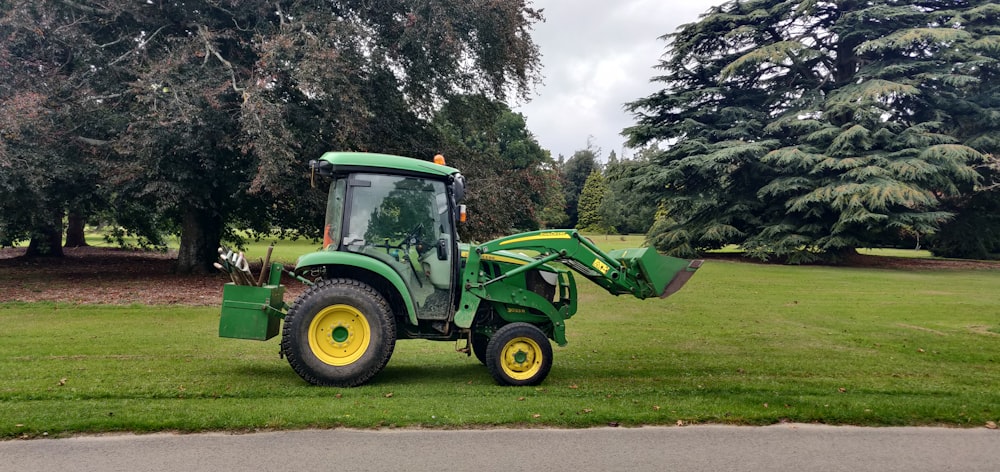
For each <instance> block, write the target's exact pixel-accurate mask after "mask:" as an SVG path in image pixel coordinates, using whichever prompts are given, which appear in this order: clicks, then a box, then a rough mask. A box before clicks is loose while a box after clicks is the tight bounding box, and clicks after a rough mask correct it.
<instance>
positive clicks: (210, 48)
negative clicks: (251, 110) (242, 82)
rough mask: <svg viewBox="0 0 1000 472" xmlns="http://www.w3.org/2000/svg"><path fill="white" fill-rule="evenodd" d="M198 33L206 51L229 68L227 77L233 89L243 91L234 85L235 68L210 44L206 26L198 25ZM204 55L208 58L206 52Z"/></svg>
mask: <svg viewBox="0 0 1000 472" xmlns="http://www.w3.org/2000/svg"><path fill="white" fill-rule="evenodd" d="M198 34H199V35H201V38H202V39H204V40H205V49H206V50H207V52H208V53H211V54H212V55H213V56H215V58H216V59H218V60H219V62H221V63H222V65H224V66H226V69H229V77H230V80H231V81H232V83H233V90H234V91H236V92H239V93H243V91H244V90H245V89H243V88H240V87H239V86H237V85H236V70H235V69H234V68H233V64H232V63H231V62H229V61H227V60H226V59H225V58H224V57H222V54H219V51H218V50H216V49H215V46H212V41H211V39H210V38H209V37H208V28H207V27H206V26H204V25H198ZM205 57H206V58H208V54H206V55H205Z"/></svg>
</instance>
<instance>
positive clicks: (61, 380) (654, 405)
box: [0, 241, 1000, 438]
mask: <svg viewBox="0 0 1000 472" xmlns="http://www.w3.org/2000/svg"><path fill="white" fill-rule="evenodd" d="M597 242H598V243H600V244H602V245H604V244H603V241H597ZM997 287H1000V271H993V270H989V271H940V272H920V271H888V270H874V269H850V268H830V267H788V266H773V265H757V264H742V263H732V262H721V261H709V262H708V263H706V264H705V266H704V267H703V268H702V269H701V270H700V271H699V272H698V273H697V274H696V276H695V277H694V278H693V279H692V280H691V282H689V284H688V285H687V286H686V287H685V288H684V289H683V290H682V291H681V292H679V293H678V294H676V295H674V296H672V297H670V298H668V299H666V300H658V299H657V300H646V301H639V300H635V299H633V298H630V297H624V296H623V297H619V298H616V297H613V296H610V295H607V294H605V293H604V292H603V291H601V290H600V289H598V288H597V287H596V286H594V285H591V284H590V283H589V282H585V283H584V284H583V286H582V287H581V288H582V299H581V302H580V306H581V309H580V313H578V314H577V316H576V317H574V318H572V319H571V320H569V322H568V323H567V324H568V329H567V334H568V337H569V341H570V343H569V345H568V346H566V347H564V348H556V349H555V354H554V357H555V362H554V366H553V369H552V373H551V374H550V375H549V377H548V379H547V380H546V381H545V383H544V384H543V385H542V386H541V387H532V388H511V387H499V386H496V385H494V384H493V381H492V378H491V377H490V375H489V373H488V372H487V370H486V369H485V368H484V367H482V366H480V365H479V364H478V363H477V362H476V361H475V358H470V357H466V356H465V355H462V354H458V353H456V352H455V351H454V345H453V344H451V343H435V342H426V341H400V342H399V343H398V344H397V349H396V352H395V354H394V355H393V358H392V360H391V361H390V363H389V365H388V366H387V368H386V369H385V370H384V371H383V372H382V373H381V374H380V375H379V376H377V377H376V378H375V381H374V382H373V383H371V384H370V385H367V386H364V387H360V388H355V389H347V390H341V389H330V388H319V387H312V386H308V385H306V384H305V383H304V382H303V381H302V380H300V379H299V378H298V377H297V376H296V375H295V374H294V373H293V372H292V370H291V368H290V367H289V366H288V365H287V363H286V362H285V361H284V360H282V359H279V358H278V342H277V341H278V340H277V339H272V340H270V341H267V342H257V341H242V340H231V339H221V338H218V337H217V336H216V335H217V323H218V309H217V308H214V307H184V306H156V307H145V306H132V307H120V306H72V305H58V304H19V303H6V304H0V323H2V325H3V326H4V329H3V330H0V404H2V405H3V407H2V408H0V437H2V438H14V437H21V436H27V437H32V436H37V435H41V434H43V433H49V434H50V435H59V434H67V433H74V432H104V431H162V430H177V431H204V430H239V431H246V430H257V429H273V428H303V427H336V426H349V427H362V428H368V427H404V426H423V427H448V428H456V427H490V426H496V425H504V426H508V425H509V426H515V425H517V426H524V425H527V426H562V427H587V426H595V425H606V424H621V425H641V424H675V423H677V422H678V421H681V422H683V423H685V424H688V423H734V424H771V423H775V422H781V421H796V422H819V423H828V424H860V425H937V424H946V425H955V426H977V427H978V426H982V425H984V424H986V423H987V422H990V421H994V422H996V421H998V420H1000V389H998V388H997V385H1000V368H998V361H1000V309H998V307H1000V291H998V290H997ZM163 289H169V288H167V287H165V288H163Z"/></svg>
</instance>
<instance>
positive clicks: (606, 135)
mask: <svg viewBox="0 0 1000 472" xmlns="http://www.w3.org/2000/svg"><path fill="white" fill-rule="evenodd" d="M721 3H722V1H721V0H688V1H685V2H671V1H663V0H632V1H619V2H608V1H602V0H537V1H535V2H534V5H533V6H534V7H535V8H543V9H544V10H545V11H544V15H545V18H546V22H545V23H542V24H539V25H537V26H536V28H535V31H534V34H533V38H534V40H535V42H536V43H537V44H538V45H539V47H540V49H541V52H542V64H543V74H544V76H545V81H544V84H543V85H542V86H540V87H538V88H537V89H536V95H535V97H534V98H533V100H532V101H531V102H530V103H528V104H524V105H522V106H520V107H518V108H516V110H517V111H519V112H521V113H523V114H524V115H525V117H526V118H527V122H528V129H529V130H531V132H532V133H534V134H535V136H536V137H537V138H538V141H539V143H541V145H542V147H543V148H546V149H548V150H550V151H551V152H552V154H553V156H556V155H559V154H563V155H565V156H567V157H568V156H570V155H571V154H573V152H575V151H577V150H579V149H583V148H584V147H585V146H586V145H587V140H588V137H590V136H592V137H593V143H594V145H596V146H598V147H600V148H601V150H602V151H603V155H605V156H606V155H607V154H608V153H609V152H610V151H612V150H614V151H615V152H618V153H621V149H622V146H623V144H624V141H625V139H624V138H623V137H622V136H621V135H620V133H621V131H622V129H624V128H625V127H628V126H631V125H632V124H633V123H634V120H633V119H632V117H631V116H630V115H629V113H627V112H626V111H625V110H624V108H623V107H624V104H625V103H627V102H631V101H633V100H636V99H638V98H642V97H645V96H647V95H649V94H650V93H652V92H654V91H656V90H657V88H658V85H657V84H651V83H650V82H649V80H650V79H651V78H652V77H653V76H654V75H655V74H656V71H655V70H654V69H653V66H655V65H656V64H657V63H658V61H659V59H660V57H661V56H662V54H663V53H664V48H665V46H666V43H665V42H663V41H662V40H659V39H657V38H659V37H660V36H663V35H664V34H668V33H672V32H673V31H674V30H676V28H677V27H678V26H679V25H681V24H684V23H690V22H694V21H697V19H698V16H699V15H700V14H702V13H704V12H705V11H707V10H708V9H709V8H710V7H711V6H713V5H717V4H721Z"/></svg>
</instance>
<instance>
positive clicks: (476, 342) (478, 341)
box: [472, 333, 490, 365]
mask: <svg viewBox="0 0 1000 472" xmlns="http://www.w3.org/2000/svg"><path fill="white" fill-rule="evenodd" d="M489 343H490V338H488V337H486V335H485V334H479V333H472V353H473V354H475V355H476V359H479V363H480V364H482V365H486V348H487V347H488V346H489Z"/></svg>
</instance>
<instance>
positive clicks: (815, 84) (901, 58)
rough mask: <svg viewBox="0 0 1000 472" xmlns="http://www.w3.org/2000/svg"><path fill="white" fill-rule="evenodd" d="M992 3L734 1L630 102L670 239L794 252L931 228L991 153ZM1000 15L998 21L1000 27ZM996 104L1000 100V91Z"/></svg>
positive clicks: (679, 247)
mask: <svg viewBox="0 0 1000 472" xmlns="http://www.w3.org/2000/svg"><path fill="white" fill-rule="evenodd" d="M995 10H996V6H995V5H992V4H991V3H990V2H987V1H975V0H972V1H964V0H963V1H950V0H949V1H945V0H941V1H931V0H926V1H920V2H896V1H890V0H875V1H868V2H861V1H854V0H849V1H840V2H815V1H810V0H749V1H730V2H727V3H725V4H723V5H721V6H718V7H715V8H712V9H711V10H709V11H708V13H706V14H705V15H703V17H702V18H701V19H700V20H699V21H698V22H696V23H692V24H688V25H684V26H682V27H681V28H680V29H679V30H678V31H677V32H675V33H672V34H670V35H667V38H668V39H669V40H670V41H671V45H670V48H669V50H668V56H667V57H666V59H664V60H663V61H662V62H661V63H660V66H659V67H660V68H661V69H663V70H664V75H662V76H660V77H657V78H656V80H657V81H659V82H661V83H663V84H664V85H665V88H664V90H661V91H659V92H657V93H654V94H653V95H651V96H649V97H646V98H644V99H640V100H637V101H635V102H632V103H630V104H629V105H628V107H629V109H630V110H631V111H633V112H634V113H635V115H636V118H637V123H636V125H635V126H632V127H630V128H628V129H627V130H626V133H627V135H628V136H629V140H630V144H631V145H646V144H656V143H659V144H662V145H663V146H665V149H664V150H663V151H662V152H660V153H658V154H657V155H656V156H655V157H654V165H652V166H651V167H650V168H649V171H648V172H645V173H644V174H643V175H641V176H638V177H636V178H635V179H634V183H635V184H636V185H637V186H639V187H642V188H644V189H646V190H649V191H656V192H658V194H659V197H660V202H661V203H662V204H663V210H664V214H663V215H662V216H663V218H661V220H662V221H668V220H669V221H672V222H673V223H672V224H669V225H667V224H658V225H656V230H657V232H656V233H655V234H652V235H651V236H652V237H653V239H654V240H655V241H656V243H657V245H658V247H660V248H661V249H664V250H667V251H670V252H673V253H677V254H684V255H691V254H692V253H693V252H696V251H697V250H699V249H710V248H718V247H722V246H724V245H726V244H730V243H736V244H741V245H742V246H743V247H744V248H745V249H746V250H747V251H748V253H749V254H750V255H752V256H755V257H758V258H761V259H766V258H768V257H773V256H778V257H782V258H787V259H788V260H789V261H792V262H801V261H808V260H814V259H817V258H837V257H840V256H844V255H846V254H849V253H851V252H853V250H854V248H855V247H859V246H864V245H871V244H880V243H884V242H886V241H894V240H898V239H899V237H900V236H899V235H900V233H902V232H909V233H913V232H916V233H919V234H931V233H933V232H935V231H937V229H938V228H939V227H940V225H941V224H942V223H943V222H944V221H946V220H947V219H948V218H949V217H950V216H952V215H951V214H950V213H949V212H947V211H943V210H942V200H943V199H946V198H952V197H956V196H958V195H961V194H963V193H967V192H970V191H973V190H974V188H975V187H976V185H978V184H979V182H980V181H981V177H980V175H979V174H977V172H976V171H975V168H974V166H976V165H978V164H980V163H982V162H983V159H984V156H983V154H982V151H983V150H985V148H984V147H983V146H980V145H979V144H977V142H976V140H975V139H974V137H973V136H974V135H975V134H981V133H982V132H984V131H986V130H987V129H993V130H994V132H995V126H997V125H996V124H995V120H992V123H990V122H989V121H984V120H978V121H977V125H976V126H975V128H976V132H975V133H970V132H969V130H967V129H965V128H963V126H962V124H961V122H962V121H963V120H962V117H963V116H964V114H963V111H962V110H963V109H969V108H974V107H976V105H977V104H979V103H983V101H984V100H986V98H985V97H981V96H977V90H980V89H981V88H982V87H981V85H980V84H982V83H985V81H986V80H987V79H990V78H991V77H992V76H993V74H995V70H996V60H995V58H993V57H989V56H987V55H984V54H981V52H983V51H987V50H992V49H995V45H996V40H995V38H996V36H993V33H992V32H990V30H989V29H988V28H979V29H977V28H973V27H972V26H970V24H971V23H970V22H973V21H980V22H983V21H986V20H973V19H974V18H979V17H982V16H986V17H989V18H993V17H994V16H995V15H996V13H995ZM994 24H995V23H994ZM992 97H993V98H990V99H989V100H991V101H993V102H995V101H996V98H997V97H996V96H992Z"/></svg>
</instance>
